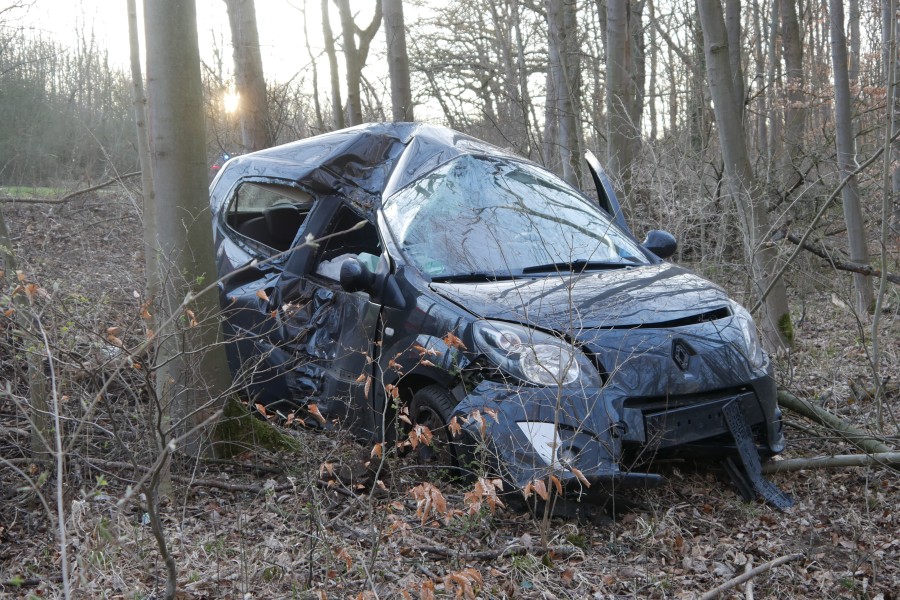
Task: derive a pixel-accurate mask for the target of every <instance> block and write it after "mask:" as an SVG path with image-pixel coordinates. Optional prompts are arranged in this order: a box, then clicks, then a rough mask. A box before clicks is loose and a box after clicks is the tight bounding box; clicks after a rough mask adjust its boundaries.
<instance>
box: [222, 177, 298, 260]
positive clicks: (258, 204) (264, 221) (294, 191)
mask: <svg viewBox="0 0 900 600" xmlns="http://www.w3.org/2000/svg"><path fill="white" fill-rule="evenodd" d="M314 201H315V199H314V198H313V196H312V195H311V194H309V193H308V192H305V191H304V190H301V189H299V188H296V187H292V186H289V185H280V184H274V183H260V182H244V183H242V184H240V186H238V188H237V190H236V191H235V193H234V195H233V197H232V199H231V203H230V204H229V206H228V212H227V217H226V220H227V223H228V226H229V227H230V228H231V230H232V231H233V232H234V233H236V234H237V235H238V236H240V237H241V238H243V239H244V240H245V241H246V240H250V241H252V242H255V243H256V245H261V246H264V247H265V248H270V249H272V250H277V251H279V252H282V251H284V250H287V249H288V248H290V247H291V245H292V243H293V241H294V239H295V238H296V237H297V233H298V232H299V231H300V229H302V228H303V223H304V222H305V221H306V217H307V215H308V214H309V211H310V209H311V208H312V205H313V203H314Z"/></svg>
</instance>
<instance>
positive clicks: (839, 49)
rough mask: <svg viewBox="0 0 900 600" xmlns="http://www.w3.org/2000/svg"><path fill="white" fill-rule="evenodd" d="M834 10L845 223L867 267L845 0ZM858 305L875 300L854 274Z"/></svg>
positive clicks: (834, 0) (862, 309) (855, 255)
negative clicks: (851, 103) (852, 110)
mask: <svg viewBox="0 0 900 600" xmlns="http://www.w3.org/2000/svg"><path fill="white" fill-rule="evenodd" d="M829 5H830V7H831V63H832V72H833V76H834V127H835V144H836V146H837V158H838V169H839V172H840V174H841V179H844V178H845V177H849V180H848V181H847V185H845V186H844V189H843V190H842V191H841V194H842V199H843V206H844V222H845V223H846V224H847V238H848V241H849V243H850V260H851V261H853V262H855V263H859V264H867V263H868V262H869V248H868V244H867V239H866V228H865V221H864V219H863V214H862V208H861V207H860V202H859V185H858V184H857V181H856V175H854V174H853V169H854V168H855V164H856V144H855V141H854V136H853V119H852V116H851V113H850V77H849V73H848V71H847V39H846V37H845V34H844V3H843V0H829ZM853 289H854V304H855V309H856V312H857V313H858V314H867V313H868V312H869V311H870V310H871V309H872V304H873V302H874V300H875V296H874V292H873V289H872V280H871V279H870V278H869V277H866V276H865V275H862V274H860V273H855V274H854V275H853Z"/></svg>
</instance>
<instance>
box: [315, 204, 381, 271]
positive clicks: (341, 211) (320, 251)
mask: <svg viewBox="0 0 900 600" xmlns="http://www.w3.org/2000/svg"><path fill="white" fill-rule="evenodd" d="M345 215H349V220H353V219H358V221H356V222H359V221H366V225H365V226H363V227H361V228H360V229H359V230H357V231H356V232H353V231H350V232H348V234H347V235H352V234H353V233H358V232H360V231H363V230H367V229H368V230H370V231H371V232H372V233H373V234H374V237H375V238H376V240H377V245H376V246H375V247H373V248H371V249H372V250H377V252H378V254H377V255H376V256H378V257H380V256H381V254H383V253H384V251H385V243H384V239H383V238H382V236H381V232H380V230H379V227H378V224H377V222H374V221H373V219H371V218H369V217H366V216H364V215H362V214H361V213H360V212H359V211H358V210H356V209H355V208H354V207H353V206H351V205H349V204H348V203H346V202H340V201H338V203H337V206H336V207H335V208H334V210H333V212H331V213H330V214H329V216H328V222H327V224H326V225H324V226H323V227H322V228H321V233H322V234H323V235H330V234H335V233H338V232H339V231H345V230H348V229H350V227H349V226H348V227H339V228H338V229H337V231H332V229H331V228H332V226H335V227H338V224H339V222H340V220H341V219H344V218H346V217H345ZM348 225H349V224H348ZM329 245H330V244H329V243H328V241H326V242H324V243H323V244H321V245H320V246H319V247H318V248H316V249H315V252H312V253H311V256H310V257H309V262H308V263H307V264H308V265H309V266H308V269H307V276H311V277H314V278H315V279H316V280H319V281H322V282H328V283H330V284H333V285H338V286H339V285H340V284H339V283H338V280H337V278H332V277H329V276H327V275H323V274H322V273H319V272H318V269H319V265H320V263H321V262H322V259H323V258H324V257H325V255H326V254H331V255H330V256H329V259H333V258H337V257H338V256H340V254H337V253H334V252H335V250H336V249H337V248H340V245H338V246H335V247H334V248H329ZM364 245H365V244H361V245H359V246H351V247H348V249H350V248H358V247H362V246H364ZM332 253H333V254H332ZM348 253H349V254H353V252H348ZM370 254H371V253H370Z"/></svg>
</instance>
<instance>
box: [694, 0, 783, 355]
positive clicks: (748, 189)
mask: <svg viewBox="0 0 900 600" xmlns="http://www.w3.org/2000/svg"><path fill="white" fill-rule="evenodd" d="M697 6H698V9H699V12H700V19H701V23H702V26H703V37H704V52H705V55H706V70H707V77H708V82H709V92H710V95H711V96H712V101H713V110H714V111H715V115H716V128H717V129H718V132H719V144H720V146H721V147H722V155H723V158H724V159H725V176H726V181H727V184H728V186H729V189H730V190H731V195H732V196H733V197H734V198H735V200H736V201H737V204H738V216H739V217H740V222H741V226H742V228H743V231H744V237H745V247H746V251H747V256H748V258H749V260H750V263H751V267H752V272H753V286H754V288H755V289H756V290H757V291H758V293H759V295H760V296H762V295H763V294H764V291H765V290H766V289H768V287H769V283H768V282H769V278H770V277H771V276H772V275H773V274H774V271H775V267H776V264H775V261H776V258H777V255H776V251H775V248H773V247H772V246H771V245H770V244H768V241H769V240H768V239H767V237H766V236H767V235H768V232H769V223H768V211H767V202H766V198H765V196H764V195H763V192H762V189H761V188H760V186H759V185H758V183H757V181H756V177H755V175H754V173H753V170H752V168H751V166H750V160H749V158H748V156H747V142H746V138H745V133H744V129H743V127H742V125H741V122H740V119H739V118H738V115H739V111H738V108H737V102H736V101H735V98H734V85H733V81H734V80H733V78H732V75H731V63H730V61H729V55H728V42H729V40H728V37H727V34H726V31H725V20H724V17H723V15H722V5H721V3H720V0H698V2H697ZM761 321H762V329H763V334H764V335H763V340H764V342H765V344H766V347H767V348H768V349H769V350H777V349H780V348H785V347H788V346H790V344H791V342H792V338H793V328H792V325H791V317H790V313H789V312H788V302H787V293H786V291H785V288H784V282H783V281H782V280H781V279H779V280H778V281H776V282H775V285H774V286H773V287H772V290H771V291H770V293H769V294H768V296H766V297H765V304H764V306H763V314H762V319H761Z"/></svg>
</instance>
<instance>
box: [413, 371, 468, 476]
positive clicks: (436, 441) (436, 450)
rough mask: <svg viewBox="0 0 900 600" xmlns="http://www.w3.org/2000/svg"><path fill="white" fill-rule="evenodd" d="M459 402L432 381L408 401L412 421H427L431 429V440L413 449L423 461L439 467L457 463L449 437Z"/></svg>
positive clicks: (415, 423) (414, 423) (421, 423)
mask: <svg viewBox="0 0 900 600" xmlns="http://www.w3.org/2000/svg"><path fill="white" fill-rule="evenodd" d="M455 406H456V402H455V401H454V400H453V396H451V395H450V392H449V391H448V390H446V389H445V388H443V387H441V386H439V385H430V386H428V387H425V388H422V389H421V390H419V391H418V392H416V393H415V394H414V395H413V397H412V401H411V402H410V404H409V418H410V420H411V421H412V422H413V425H414V426H415V425H424V426H425V427H427V428H428V429H429V430H430V431H431V435H432V439H431V444H428V445H426V444H424V443H419V445H417V446H416V448H415V450H414V453H415V455H416V459H417V460H418V462H419V463H420V464H423V465H430V466H436V467H437V466H440V467H455V466H457V460H456V459H457V457H456V449H455V448H454V445H453V442H452V441H451V439H450V429H449V428H448V426H447V425H448V423H449V422H450V417H451V415H452V414H453V408H454V407H455Z"/></svg>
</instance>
